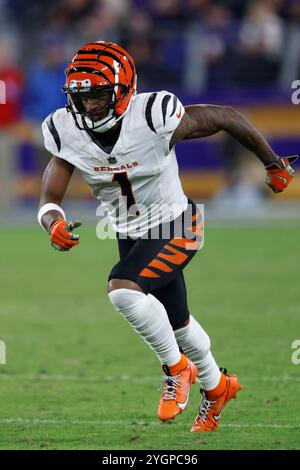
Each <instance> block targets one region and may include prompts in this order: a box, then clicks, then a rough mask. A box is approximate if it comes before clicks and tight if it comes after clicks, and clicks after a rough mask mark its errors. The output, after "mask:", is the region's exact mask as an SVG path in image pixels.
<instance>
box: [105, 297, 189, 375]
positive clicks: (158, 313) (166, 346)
mask: <svg viewBox="0 0 300 470" xmlns="http://www.w3.org/2000/svg"><path fill="white" fill-rule="evenodd" d="M108 296H109V298H110V301H111V303H112V304H113V306H114V307H115V308H116V309H117V310H118V311H119V312H120V313H121V314H122V315H123V316H124V317H125V318H126V320H127V321H128V322H129V323H130V325H131V326H132V327H133V328H134V329H135V331H137V333H139V335H140V336H141V337H142V338H143V339H144V341H145V342H146V343H147V344H148V345H149V346H150V348H151V349H153V351H154V352H155V353H156V355H157V357H158V359H159V360H160V362H161V364H166V365H168V366H172V365H175V364H177V363H178V362H179V361H180V359H181V354H180V351H179V347H178V345H177V343H176V338H175V335H174V331H173V330H172V327H171V324H170V322H169V318H168V315H167V312H166V310H165V307H164V306H163V304H162V303H161V302H159V300H157V299H156V297H154V296H153V295H151V294H148V295H146V294H144V293H143V292H140V291H137V290H133V289H115V290H113V291H111V292H110V293H109V294H108Z"/></svg>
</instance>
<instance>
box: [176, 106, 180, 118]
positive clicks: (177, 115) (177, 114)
mask: <svg viewBox="0 0 300 470" xmlns="http://www.w3.org/2000/svg"><path fill="white" fill-rule="evenodd" d="M176 117H177V118H178V119H179V118H181V108H180V111H179V113H176Z"/></svg>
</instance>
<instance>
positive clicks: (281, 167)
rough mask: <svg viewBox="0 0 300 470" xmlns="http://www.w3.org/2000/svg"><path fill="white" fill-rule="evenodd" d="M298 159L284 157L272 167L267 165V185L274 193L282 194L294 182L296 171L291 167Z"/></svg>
mask: <svg viewBox="0 0 300 470" xmlns="http://www.w3.org/2000/svg"><path fill="white" fill-rule="evenodd" d="M297 158H298V155H293V156H291V157H283V158H280V159H279V160H277V161H276V162H274V163H271V164H270V165H266V166H265V168H266V170H267V177H266V184H267V185H268V186H269V187H270V188H271V189H272V191H273V192H274V193H281V192H282V191H284V190H285V188H287V187H288V185H289V184H290V182H291V181H292V179H293V177H294V174H295V170H293V168H292V167H291V166H290V164H291V163H294V161H296V160H297Z"/></svg>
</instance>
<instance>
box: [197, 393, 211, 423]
mask: <svg viewBox="0 0 300 470" xmlns="http://www.w3.org/2000/svg"><path fill="white" fill-rule="evenodd" d="M214 403H215V402H213V401H210V400H208V399H207V398H206V396H205V394H204V393H203V398H202V401H201V405H200V408H199V415H198V419H200V420H201V421H202V422H203V423H205V422H206V421H207V418H208V415H209V412H210V410H211V407H212V405H213V404H214Z"/></svg>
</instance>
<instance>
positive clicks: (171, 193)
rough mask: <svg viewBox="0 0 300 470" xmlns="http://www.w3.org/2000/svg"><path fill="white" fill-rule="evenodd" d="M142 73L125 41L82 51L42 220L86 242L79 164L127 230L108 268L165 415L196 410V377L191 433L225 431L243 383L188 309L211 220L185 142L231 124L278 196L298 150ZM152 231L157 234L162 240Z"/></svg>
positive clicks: (48, 124) (58, 117) (71, 72)
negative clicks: (70, 189)
mask: <svg viewBox="0 0 300 470" xmlns="http://www.w3.org/2000/svg"><path fill="white" fill-rule="evenodd" d="M136 80H137V77H136V69H135V64H134V61H133V59H132V57H131V56H130V55H129V54H128V52H127V51H125V50H124V49H123V48H122V47H120V46H119V45H117V44H114V43H111V42H105V41H97V42H92V43H89V44H86V45H84V46H83V47H82V48H81V49H80V50H79V51H78V52H77V53H76V54H75V56H74V57H73V59H72V60H71V62H70V64H69V66H68V68H67V70H66V84H65V86H64V87H63V91H64V92H65V93H66V95H67V99H68V105H67V106H66V108H64V109H58V110H56V111H54V112H53V113H52V114H51V115H50V116H49V117H48V118H47V119H46V120H45V121H44V123H43V125H42V130H43V135H44V141H45V146H46V148H47V149H48V151H49V152H50V153H51V154H52V158H51V160H50V163H49V164H48V166H47V168H46V170H45V173H44V177H43V182H42V188H41V198H40V209H39V213H38V220H39V222H40V224H41V225H42V227H43V228H44V229H45V230H46V231H47V232H48V233H49V235H50V241H51V243H52V246H53V247H54V248H56V249H58V250H61V251H68V250H70V249H71V248H72V247H74V246H76V245H78V243H79V236H78V235H76V234H74V232H73V230H74V229H75V228H76V227H77V226H79V223H78V222H75V223H74V222H71V221H68V220H67V218H66V217H65V214H64V211H63V209H62V207H61V205H62V201H63V197H64V194H65V191H66V189H67V186H68V183H69V181H70V178H71V176H72V173H73V170H74V168H77V169H78V170H79V171H80V172H81V174H82V176H83V178H84V179H85V180H86V181H87V183H88V184H89V185H90V187H91V190H92V193H93V194H94V196H95V197H96V198H98V199H99V200H100V201H101V205H102V206H104V207H105V208H107V211H108V216H109V218H110V220H111V223H112V226H113V228H114V230H115V231H116V233H117V239H118V245H119V253H120V261H119V262H118V263H117V264H116V265H115V266H114V267H113V269H112V271H111V273H110V275H109V279H108V296H109V299H110V301H111V303H112V305H113V306H114V307H115V309H116V310H117V311H118V312H120V314H121V315H123V316H124V317H125V319H126V320H127V321H128V322H129V323H130V325H131V326H132V327H133V328H134V329H135V331H136V332H137V333H138V334H139V335H140V336H141V337H142V338H143V339H144V341H145V342H146V343H147V344H148V345H149V346H150V348H152V350H153V351H154V353H155V354H156V356H157V357H158V360H159V361H160V363H161V365H162V369H163V388H162V395H161V398H160V401H159V406H158V417H159V419H160V420H162V421H168V420H171V419H174V418H175V417H176V416H177V415H178V414H180V413H181V412H182V411H183V410H184V409H185V408H186V406H187V402H188V398H189V392H190V387H191V384H192V383H195V382H196V380H197V381H198V382H199V384H200V386H201V391H202V399H201V403H200V409H199V413H198V416H197V417H196V420H195V422H194V424H193V426H192V429H191V430H192V431H197V432H203V431H215V430H216V429H217V427H218V424H219V422H220V416H221V412H222V409H223V407H224V406H225V405H226V403H227V402H228V401H229V400H230V399H231V398H234V397H235V396H236V393H237V392H238V391H239V390H240V389H241V386H240V384H239V382H238V379H237V377H236V375H228V374H227V371H226V370H224V369H220V368H219V367H218V365H217V363H216V361H215V359H214V357H213V355H212V353H211V349H210V339H209V336H208V335H207V333H206V332H205V331H204V329H203V328H202V327H201V325H200V324H199V323H198V321H197V320H196V319H195V318H194V317H193V316H192V315H191V314H190V312H189V308H188V305H187V296H186V286H185V281H184V276H183V268H184V267H185V266H186V265H187V264H188V263H189V262H190V260H191V259H192V258H193V256H194V255H195V254H196V253H197V251H198V249H199V247H200V246H201V240H202V236H203V233H202V232H203V226H202V218H201V213H200V212H199V211H198V209H197V206H196V205H195V204H194V202H193V201H191V200H188V198H187V197H186V195H185V194H184V192H183V190H182V187H181V183H180V179H179V176H178V166H177V161H176V155H175V150H174V149H175V145H176V143H177V142H180V141H181V140H186V139H197V138H201V137H206V136H210V135H213V134H216V133H217V132H219V131H225V132H227V133H228V134H230V135H231V136H232V137H234V138H235V139H237V140H238V141H239V142H240V143H241V144H242V145H243V146H244V147H246V148H247V149H249V150H251V151H252V152H253V153H254V154H255V155H256V156H257V157H258V158H259V159H260V160H261V162H262V164H263V165H264V166H265V169H266V173H267V179H266V182H267V184H268V185H269V186H270V187H271V189H272V190H273V191H274V192H281V191H283V190H284V189H285V188H286V187H287V186H288V185H289V183H290V182H291V180H292V178H293V175H294V171H293V169H292V168H291V166H290V164H291V163H292V162H293V161H294V160H295V159H296V157H286V158H280V157H278V156H277V155H276V154H275V153H274V152H273V150H272V149H271V148H270V146H269V144H268V143H267V141H266V139H265V138H264V137H263V136H262V135H261V134H260V133H259V132H258V130H257V129H256V128H255V127H254V126H253V125H252V124H250V122H249V121H248V120H247V119H246V118H245V117H244V116H243V115H242V114H240V113H239V112H238V111H236V110H235V109H233V108H232V107H228V106H212V105H198V104H197V105H193V106H183V104H182V103H181V102H180V100H179V99H178V98H177V97H176V96H174V95H173V94H172V93H170V92H167V91H158V92H154V93H142V94H136ZM120 196H121V198H120ZM167 226H168V229H169V230H168V235H165V230H164V229H165V228H166V227H167ZM178 227H179V232H178ZM153 229H157V232H156V233H158V236H155V237H153V236H151V234H152V233H153Z"/></svg>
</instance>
